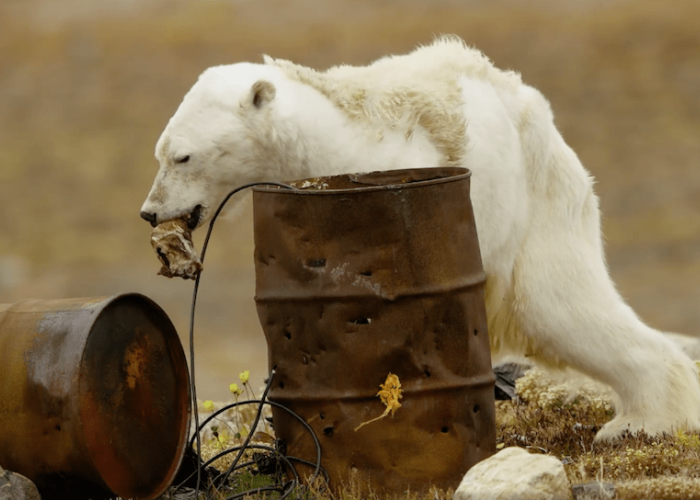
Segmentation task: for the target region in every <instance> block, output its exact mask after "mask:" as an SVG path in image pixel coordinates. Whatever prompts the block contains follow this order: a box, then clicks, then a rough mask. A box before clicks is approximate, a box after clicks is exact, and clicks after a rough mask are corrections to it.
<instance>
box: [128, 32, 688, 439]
mask: <svg viewBox="0 0 700 500" xmlns="http://www.w3.org/2000/svg"><path fill="white" fill-rule="evenodd" d="M256 82H259V83H257V84H256ZM185 155H189V156H190V159H189V161H188V162H187V163H183V164H178V163H176V159H177V158H182V157H183V156H185ZM156 156H157V158H158V160H159V162H160V165H161V166H160V170H159V172H158V175H157V176H156V179H155V182H154V185H153V188H152V190H151V193H150V194H149V197H148V199H147V200H146V202H145V204H144V206H143V207H142V209H143V210H144V211H145V212H149V213H155V214H157V218H158V221H159V222H160V221H163V220H167V219H171V218H175V217H179V216H181V215H183V214H186V213H189V212H190V211H191V210H192V209H193V208H194V207H195V206H196V205H201V206H202V207H203V211H202V213H203V214H204V216H203V218H202V220H201V221H200V224H201V223H203V222H205V221H206V220H208V218H210V217H211V216H212V209H213V208H215V207H216V206H218V204H219V203H220V202H221V200H222V199H223V197H224V196H225V195H226V193H227V192H229V191H230V190H231V189H232V188H234V187H236V186H239V185H242V184H244V183H247V182H251V181H261V180H290V179H300V178H305V177H316V176H321V175H334V174H339V173H351V172H359V171H373V170H388V169H398V168H412V167H426V166H443V165H461V166H464V167H467V168H469V169H470V170H471V171H472V173H473V177H472V203H473V206H474V212H475V216H476V224H477V231H478V235H479V242H480V246H481V252H482V258H483V264H484V268H485V271H486V274H487V285H486V307H487V311H488V320H489V331H490V337H491V346H492V353H493V355H494V356H495V357H499V356H508V355H513V354H517V355H526V356H529V357H531V358H533V359H534V360H536V361H538V362H542V363H544V364H548V365H554V366H567V367H570V368H573V369H575V370H577V371H580V372H582V373H584V374H586V375H589V376H590V377H592V378H594V379H596V380H598V381H601V382H603V383H605V384H608V385H610V386H611V387H612V388H613V390H614V391H615V392H616V393H617V395H618V396H619V401H620V402H619V404H618V405H617V408H616V416H615V418H614V419H613V420H612V421H611V422H609V423H608V424H607V425H605V426H604V427H603V429H602V430H601V431H600V432H599V434H598V436H597V439H609V438H613V437H616V436H619V435H620V434H621V433H622V432H624V431H625V430H629V431H632V432H636V431H639V430H641V429H644V430H645V431H646V432H647V433H651V434H655V433H661V432H672V431H673V430H676V429H700V384H699V383H698V378H697V374H696V371H695V367H694V365H693V363H692V361H691V360H690V358H688V357H687V356H685V355H684V354H683V352H682V351H681V349H680V348H679V347H678V346H677V345H676V343H674V342H672V341H671V340H670V339H669V338H667V337H666V336H664V335H663V334H662V333H660V332H658V331H656V330H653V329H652V328H650V327H648V326H647V325H645V324H644V323H642V321H640V320H639V318H638V317H637V316H636V315H635V313H634V312H633V311H632V310H631V309H630V308H629V307H628V306H627V305H626V304H625V302H624V301H623V299H622V298H621V297H620V295H619V294H618V292H617V291H616V289H615V286H614V284H613V283H612V281H611V279H610V276H609V274H608V271H607V268H606V264H605V258H604V254H603V245H602V238H601V233H600V214H599V210H598V199H597V198H596V196H595V194H594V192H593V179H592V178H591V177H590V175H589V174H588V172H587V171H586V170H585V169H584V167H583V166H582V165H581V163H580V161H579V159H578V158H577V157H576V154H575V153H574V152H573V151H572V150H571V149H570V148H569V147H568V146H567V145H566V143H565V142H564V140H563V139H562V137H561V135H560V134H559V132H558V131H557V129H556V128H555V126H554V122H553V117H552V112H551V110H550V107H549V103H548V102H547V101H546V99H545V98H544V97H543V96H542V95H541V94H540V93H539V92H538V91H537V90H535V89H534V88H532V87H529V86H527V85H524V84H523V83H522V82H521V81H520V77H519V75H517V74H515V73H511V72H502V71H499V70H497V69H496V68H494V67H493V66H492V65H491V64H490V62H489V61H488V59H486V58H485V57H484V56H483V55H482V54H481V53H480V52H478V51H476V50H474V49H470V48H468V47H466V46H465V45H464V44H463V43H462V42H461V41H460V40H457V39H455V38H443V39H440V40H437V41H436V42H435V43H433V44H432V45H429V46H426V47H421V48H419V49H417V50H416V51H414V52H413V53H411V54H408V55H405V56H397V57H396V56H395V57H387V58H384V59H380V60H379V61H377V62H375V63H374V64H372V65H370V66H367V67H359V68H356V67H350V66H341V67H336V68H332V69H330V70H329V71H327V72H324V73H320V72H316V71H313V70H311V69H309V68H304V67H301V66H297V65H294V64H292V63H290V62H287V61H277V60H272V59H269V58H267V59H266V64H264V65H261V64H248V63H241V64H234V65H230V66H219V67H214V68H210V69H208V70H207V71H205V72H204V73H203V74H202V75H201V77H200V78H199V81H198V82H197V83H196V84H195V85H194V87H193V88H192V89H191V90H190V92H189V93H188V94H187V95H186V96H185V99H184V101H183V103H182V104H181V106H180V108H179V109H178V110H177V112H176V113H175V115H174V116H173V117H172V119H171V120H170V122H169V123H168V125H167V127H166V129H165V131H164V132H163V134H162V136H161V138H160V140H159V141H158V144H157V146H156Z"/></svg>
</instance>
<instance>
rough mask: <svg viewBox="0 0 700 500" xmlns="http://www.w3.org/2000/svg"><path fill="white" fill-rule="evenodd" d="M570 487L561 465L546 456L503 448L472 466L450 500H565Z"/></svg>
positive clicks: (569, 492) (568, 496) (568, 494)
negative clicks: (452, 499)
mask: <svg viewBox="0 0 700 500" xmlns="http://www.w3.org/2000/svg"><path fill="white" fill-rule="evenodd" d="M570 497H571V487H570V485H569V480H568V478H567V477H566V472H565V471H564V466H563V465H562V463H561V462H560V461H559V460H557V459H556V458H554V457H552V456H549V455H531V454H530V453H528V452H527V451H526V450H524V449H522V448H517V447H513V448H505V449H503V450H501V451H499V452H498V453H496V454H495V455H494V456H492V457H490V458H487V459H486V460H483V461H481V462H479V463H478V464H476V465H475V466H474V467H472V468H471V469H470V470H469V472H467V474H466V475H465V476H464V479H462V482H461V483H460V485H459V488H457V491H456V492H455V494H454V500H560V499H561V500H568V499H569V498H570Z"/></svg>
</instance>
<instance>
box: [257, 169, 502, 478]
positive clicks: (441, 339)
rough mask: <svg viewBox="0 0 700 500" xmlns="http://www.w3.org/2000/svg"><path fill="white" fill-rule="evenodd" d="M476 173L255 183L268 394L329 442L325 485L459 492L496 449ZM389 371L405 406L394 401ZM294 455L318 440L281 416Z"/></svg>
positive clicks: (308, 451)
mask: <svg viewBox="0 0 700 500" xmlns="http://www.w3.org/2000/svg"><path fill="white" fill-rule="evenodd" d="M469 178H470V173H469V172H468V171H467V170H465V169H459V168H440V169H437V168H436V169H412V170H398V171H390V172H375V173H370V174H357V175H343V176H336V177H328V178H319V179H307V180H304V181H296V182H295V183H293V184H294V185H295V186H296V187H299V188H301V189H300V190H296V191H291V190H284V189H280V188H270V187H266V188H255V189H254V195H253V199H254V214H255V215H254V217H255V266H256V301H257V307H258V314H259V317H260V321H261V324H262V327H263V330H264V332H265V336H266V339H267V343H268V352H269V364H270V368H272V367H276V369H277V374H276V376H275V382H274V385H273V388H272V390H271V392H270V399H272V400H274V401H277V402H280V403H282V404H284V405H286V406H288V407H289V408H290V409H292V410H293V411H295V412H297V413H298V414H299V415H301V416H302V417H303V418H304V419H305V420H306V421H307V422H308V423H309V424H310V425H311V426H312V428H313V429H314V431H315V433H316V434H317V435H318V436H319V438H320V441H321V447H322V457H323V458H322V463H323V467H324V468H325V469H326V470H327V471H328V473H329V475H330V478H331V486H332V487H334V488H338V487H340V485H341V484H343V483H348V482H355V481H356V482H357V483H358V484H359V485H360V486H361V487H364V488H366V487H367V486H370V487H371V488H372V489H373V490H375V491H385V492H392V491H393V492H403V491H405V490H406V489H408V488H410V490H411V491H421V490H425V489H427V488H428V487H429V486H430V485H436V486H438V487H442V488H450V487H452V488H456V487H457V486H458V484H459V482H460V480H461V478H462V477H463V475H464V474H465V472H466V471H467V470H468V469H469V468H470V467H471V466H472V465H473V464H475V463H476V462H478V461H480V460H482V459H484V458H486V457H488V456H490V455H491V454H493V453H494V452H495V409H494V380H495V379H494V376H493V373H492V371H491V360H490V352H489V342H488V336H487V328H486V313H485V308H484V298H483V286H484V282H485V275H484V272H483V268H482V265H481V256H480V252H479V246H478V241H477V235H476V228H475V224H474V216H473V212H472V207H471V203H470V200H469ZM389 373H393V374H395V375H397V376H398V377H399V379H400V381H401V384H402V388H403V391H404V392H403V399H401V400H400V402H401V404H402V407H401V408H399V409H398V410H397V411H396V412H395V414H394V415H393V416H390V417H386V418H383V419H381V420H378V421H376V422H373V423H370V424H368V425H365V426H363V427H361V428H360V429H358V430H355V429H356V428H357V427H358V426H359V425H360V424H361V423H363V422H366V421H369V420H370V419H373V418H375V417H377V416H379V415H381V414H382V413H383V411H384V409H385V407H384V406H383V405H382V403H381V401H380V399H379V398H378V397H377V392H378V391H379V386H380V384H381V383H383V382H384V381H385V379H386V378H387V375H388V374H389ZM273 418H274V426H275V432H276V434H277V436H278V437H281V438H282V439H284V440H285V441H286V442H287V450H288V454H290V455H293V456H297V457H300V458H303V459H305V460H309V461H314V460H315V457H316V450H315V447H314V444H313V441H312V440H311V438H310V437H309V436H308V435H307V434H305V431H304V430H303V428H302V427H301V426H300V425H299V424H297V423H296V421H295V420H294V419H292V418H290V417H289V416H288V415H286V414H285V413H284V412H282V411H280V410H273Z"/></svg>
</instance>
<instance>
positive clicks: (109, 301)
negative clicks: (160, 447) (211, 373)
mask: <svg viewBox="0 0 700 500" xmlns="http://www.w3.org/2000/svg"><path fill="white" fill-rule="evenodd" d="M133 299H136V300H138V301H141V302H143V303H144V304H147V305H148V306H149V307H152V308H153V309H154V310H155V311H156V312H158V313H159V314H162V317H163V320H164V321H165V322H166V324H168V325H169V326H170V327H171V328H170V329H171V330H172V333H173V334H174V337H173V339H174V340H175V346H176V347H178V346H179V349H178V351H179V352H175V353H173V355H174V356H176V357H178V358H181V359H180V361H181V362H182V364H183V367H184V373H185V379H186V387H185V391H186V394H185V401H186V408H185V409H184V411H183V415H182V416H183V417H184V418H182V419H181V421H180V438H179V442H178V445H177V448H176V453H175V456H174V457H173V460H172V462H171V464H170V467H169V468H168V470H167V471H166V473H165V474H164V476H163V479H162V481H160V483H159V484H154V485H153V488H152V489H151V492H150V493H149V494H148V495H147V496H146V497H143V498H144V500H149V499H154V498H158V497H159V496H161V495H162V494H163V493H164V492H165V491H166V490H167V489H168V488H169V487H170V485H171V483H172V481H173V479H174V478H175V476H176V475H177V472H178V471H179V469H180V466H181V464H182V461H183V459H184V456H185V451H186V448H187V442H188V438H189V430H190V427H191V423H192V387H191V383H190V376H189V370H188V368H187V358H186V357H185V351H184V348H183V346H182V343H181V342H180V337H179V335H178V333H177V329H176V328H175V325H174V324H173V322H172V320H171V319H170V317H169V316H168V314H167V313H166V312H165V310H164V309H163V308H162V307H160V305H158V303H156V302H155V301H154V300H153V299H151V298H149V297H147V296H146V295H143V294H141V293H137V292H127V293H121V294H117V295H112V296H108V297H104V298H103V300H102V301H100V302H98V303H97V304H96V306H97V308H98V309H99V312H98V314H97V316H96V317H95V318H94V320H93V322H92V325H91V328H90V330H91V331H92V326H94V325H95V324H97V322H98V321H99V319H100V317H101V316H102V314H103V313H104V312H105V311H106V310H107V309H108V308H109V307H110V306H112V305H114V304H116V303H117V302H120V301H122V300H133ZM88 337H89V334H88ZM86 345H87V337H86ZM84 357H85V349H84V350H83V353H82V355H81V359H80V364H79V366H80V368H79V377H80V381H79V384H78V391H79V394H80V398H81V399H82V394H83V386H82V383H83V380H82V371H83V366H84V361H85V360H84ZM78 414H79V416H80V419H81V423H82V425H83V426H84V425H85V422H83V413H82V409H79V411H78ZM87 452H88V454H89V456H90V460H91V461H92V464H93V466H94V467H95V471H96V472H97V474H98V475H99V476H100V479H101V480H102V481H103V482H104V484H105V485H106V486H107V487H108V488H109V489H110V490H112V491H113V492H114V493H116V494H118V495H120V496H124V493H129V492H124V491H117V490H121V489H122V488H119V486H118V485H114V484H110V482H108V481H107V479H106V478H105V477H104V474H103V471H102V470H101V467H100V466H98V465H97V462H96V460H95V455H94V453H95V450H94V449H93V446H91V445H90V444H89V443H87ZM115 486H117V487H116V489H115ZM126 496H129V495H126Z"/></svg>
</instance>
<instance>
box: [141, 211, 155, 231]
mask: <svg viewBox="0 0 700 500" xmlns="http://www.w3.org/2000/svg"><path fill="white" fill-rule="evenodd" d="M140 215H141V218H142V219H143V220H145V221H148V222H150V223H151V226H152V227H156V226H157V225H158V222H157V220H158V214H153V213H150V212H146V211H144V210H141V214H140Z"/></svg>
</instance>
